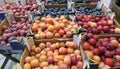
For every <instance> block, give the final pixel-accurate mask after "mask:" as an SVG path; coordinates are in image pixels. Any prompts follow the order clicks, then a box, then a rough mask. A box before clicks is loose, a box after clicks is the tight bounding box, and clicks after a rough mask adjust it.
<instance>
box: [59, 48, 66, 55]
mask: <svg viewBox="0 0 120 69" xmlns="http://www.w3.org/2000/svg"><path fill="white" fill-rule="evenodd" d="M59 53H60V54H61V55H65V54H67V49H66V48H64V47H61V48H60V49H59Z"/></svg>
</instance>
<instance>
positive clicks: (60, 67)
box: [59, 64, 68, 69]
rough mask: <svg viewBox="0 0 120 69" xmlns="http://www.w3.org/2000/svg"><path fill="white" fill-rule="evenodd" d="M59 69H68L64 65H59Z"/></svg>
mask: <svg viewBox="0 0 120 69" xmlns="http://www.w3.org/2000/svg"><path fill="white" fill-rule="evenodd" d="M59 69H68V66H67V65H66V64H60V65H59Z"/></svg>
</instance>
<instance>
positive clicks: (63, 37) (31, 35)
mask: <svg viewBox="0 0 120 69" xmlns="http://www.w3.org/2000/svg"><path fill="white" fill-rule="evenodd" d="M41 19H42V18H41ZM41 19H37V20H34V23H33V25H32V26H31V30H30V31H29V33H28V35H27V37H28V38H29V37H32V38H33V39H35V40H43V39H44V40H49V39H50V40H51V39H57V38H58V37H54V36H55V33H58V32H57V31H56V30H55V29H54V32H55V33H53V34H54V35H53V36H52V37H50V38H48V36H47V35H46V34H45V35H46V36H45V38H42V37H40V38H37V37H36V34H37V32H36V33H35V32H34V31H33V27H34V24H35V22H36V21H40V20H41ZM38 24H40V23H38ZM43 24H44V23H43ZM74 25H75V26H77V24H74ZM66 26H67V24H66ZM77 27H78V26H77ZM61 29H62V28H61ZM46 30H47V28H46ZM59 31H60V30H59ZM70 31H71V30H70ZM84 31H85V30H84V29H82V28H80V27H78V28H77V30H75V31H71V35H70V36H69V37H67V34H66V32H65V31H64V35H65V36H61V35H60V37H59V38H62V39H66V38H71V37H72V36H73V35H74V34H79V33H80V32H84ZM41 32H44V31H41ZM49 32H51V31H49Z"/></svg>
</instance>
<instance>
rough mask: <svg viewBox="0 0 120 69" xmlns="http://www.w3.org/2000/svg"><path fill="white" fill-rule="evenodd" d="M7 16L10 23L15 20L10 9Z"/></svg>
mask: <svg viewBox="0 0 120 69" xmlns="http://www.w3.org/2000/svg"><path fill="white" fill-rule="evenodd" d="M5 17H6V18H7V21H8V23H9V24H11V22H12V21H13V20H15V18H14V15H13V13H12V12H10V11H7V13H6V15H5Z"/></svg>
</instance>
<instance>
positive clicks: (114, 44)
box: [110, 40, 119, 48]
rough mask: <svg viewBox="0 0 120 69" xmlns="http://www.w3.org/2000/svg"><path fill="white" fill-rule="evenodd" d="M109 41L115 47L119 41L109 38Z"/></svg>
mask: <svg viewBox="0 0 120 69" xmlns="http://www.w3.org/2000/svg"><path fill="white" fill-rule="evenodd" d="M110 43H111V44H112V45H113V46H114V47H115V48H117V47H118V46H119V42H118V41H117V40H111V41H110Z"/></svg>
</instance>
